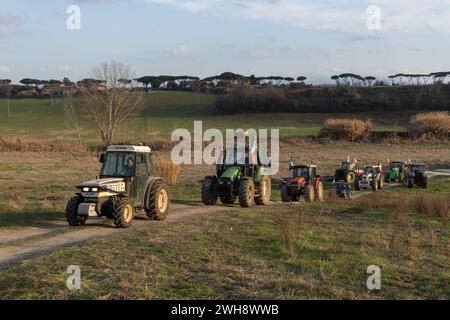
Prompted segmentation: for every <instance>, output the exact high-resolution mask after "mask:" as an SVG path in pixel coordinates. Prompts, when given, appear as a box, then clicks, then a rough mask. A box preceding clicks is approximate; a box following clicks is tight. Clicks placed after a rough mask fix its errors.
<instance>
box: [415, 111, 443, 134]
mask: <svg viewBox="0 0 450 320" xmlns="http://www.w3.org/2000/svg"><path fill="white" fill-rule="evenodd" d="M410 130H411V132H413V133H414V134H417V135H420V136H424V135H425V136H430V137H432V138H444V137H448V135H449V133H450V112H447V111H442V112H429V113H419V114H417V115H415V116H413V117H412V118H411V121H410Z"/></svg>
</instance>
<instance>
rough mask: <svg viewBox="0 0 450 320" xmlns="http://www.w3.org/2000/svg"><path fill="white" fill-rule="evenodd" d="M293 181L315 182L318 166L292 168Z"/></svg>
mask: <svg viewBox="0 0 450 320" xmlns="http://www.w3.org/2000/svg"><path fill="white" fill-rule="evenodd" d="M290 171H291V172H292V174H293V179H294V180H295V179H297V180H298V179H303V180H308V181H309V180H311V179H312V180H314V179H316V178H317V166H315V165H310V166H308V165H299V166H293V167H291V168H290Z"/></svg>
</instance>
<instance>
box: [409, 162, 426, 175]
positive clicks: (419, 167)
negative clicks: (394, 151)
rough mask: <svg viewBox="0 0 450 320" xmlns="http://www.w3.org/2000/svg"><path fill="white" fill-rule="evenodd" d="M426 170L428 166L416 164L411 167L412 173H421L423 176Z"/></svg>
mask: <svg viewBox="0 0 450 320" xmlns="http://www.w3.org/2000/svg"><path fill="white" fill-rule="evenodd" d="M426 169H427V166H426V165H425V164H422V163H414V164H412V165H411V167H410V171H411V172H414V173H421V174H423V173H425V171H426Z"/></svg>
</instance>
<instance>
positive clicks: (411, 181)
mask: <svg viewBox="0 0 450 320" xmlns="http://www.w3.org/2000/svg"><path fill="white" fill-rule="evenodd" d="M408 188H409V189H413V188H414V178H408Z"/></svg>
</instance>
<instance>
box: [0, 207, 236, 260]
mask: <svg viewBox="0 0 450 320" xmlns="http://www.w3.org/2000/svg"><path fill="white" fill-rule="evenodd" d="M233 208H235V207H233V206H217V207H213V208H211V207H204V206H201V205H196V204H186V205H184V204H183V205H173V207H172V210H171V214H170V215H169V217H168V218H167V220H166V221H165V222H150V221H145V220H142V219H139V218H138V219H136V220H135V223H134V225H133V227H132V228H130V229H126V230H125V229H116V228H115V227H114V226H113V225H112V224H111V222H110V221H109V220H106V219H100V218H96V219H92V220H90V221H88V224H87V225H86V226H85V227H81V228H71V227H69V226H67V224H66V223H65V222H64V221H55V222H49V223H46V224H42V225H37V226H33V227H27V228H22V229H19V230H15V231H6V232H2V233H0V268H5V267H7V266H8V265H10V264H11V263H14V262H17V261H20V260H23V259H27V258H31V257H34V256H38V255H43V254H46V253H50V252H52V251H54V250H55V249H57V248H60V247H65V246H70V245H73V244H76V243H80V242H84V241H87V240H90V239H93V238H99V237H105V236H108V235H111V234H113V233H118V232H130V231H132V230H133V228H138V227H140V226H144V225H145V224H148V223H173V222H177V221H180V220H182V219H185V218H188V217H191V216H193V215H199V214H206V213H210V212H211V211H212V210H213V211H214V212H226V211H231V210H233Z"/></svg>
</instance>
